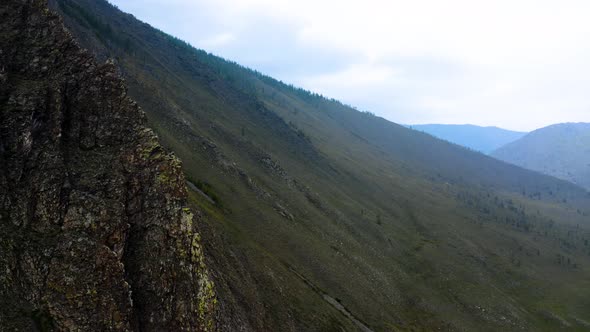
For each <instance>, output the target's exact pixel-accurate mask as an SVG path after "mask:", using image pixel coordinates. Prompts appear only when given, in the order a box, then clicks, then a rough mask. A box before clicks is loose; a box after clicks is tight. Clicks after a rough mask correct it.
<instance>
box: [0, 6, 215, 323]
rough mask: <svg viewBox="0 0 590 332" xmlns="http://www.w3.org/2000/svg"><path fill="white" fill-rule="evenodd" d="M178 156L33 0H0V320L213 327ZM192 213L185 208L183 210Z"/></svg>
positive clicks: (112, 75) (120, 87) (111, 77)
mask: <svg viewBox="0 0 590 332" xmlns="http://www.w3.org/2000/svg"><path fill="white" fill-rule="evenodd" d="M186 205H187V193H186V188H185V180H184V177H183V174H182V169H181V163H180V161H179V160H178V159H177V158H175V157H174V156H173V155H171V154H170V153H168V152H166V151H165V149H164V148H162V147H161V146H160V145H159V143H158V140H157V137H156V135H155V134H154V133H153V132H152V131H151V130H150V129H148V128H147V127H146V120H145V116H144V115H143V112H142V111H141V110H140V109H139V107H138V106H137V104H136V103H135V102H133V101H132V100H130V99H129V98H128V97H127V93H126V89H125V86H124V83H123V81H122V80H121V79H120V78H119V75H118V74H117V72H116V69H115V67H114V65H113V64H112V63H109V62H107V63H105V64H97V63H96V62H95V60H94V59H93V57H92V56H91V55H90V54H89V53H87V52H85V51H83V50H81V49H80V47H79V46H78V45H77V43H76V42H75V41H74V40H73V39H72V37H71V36H70V34H69V33H68V32H67V31H66V30H65V28H64V27H63V25H62V22H61V20H60V19H59V18H58V17H57V16H56V15H54V14H52V13H50V12H49V11H48V10H47V7H46V3H45V1H41V0H7V1H3V2H2V4H0V326H1V327H2V329H3V330H11V331H12V330H16V331H31V330H40V331H47V330H60V331H81V330H83V331H92V330H95V331H98V330H100V331H106V330H109V331H130V330H142V331H213V330H215V329H216V324H215V323H216V320H215V315H216V304H217V299H216V295H215V290H214V285H213V283H212V282H211V279H210V277H209V272H208V270H207V267H206V266H205V263H204V258H203V252H202V248H201V245H200V239H199V235H198V233H197V230H196V222H198V213H197V214H193V213H192V212H191V211H190V209H188V208H187V207H186ZM195 215H196V216H197V217H195Z"/></svg>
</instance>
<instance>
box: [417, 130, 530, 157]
mask: <svg viewBox="0 0 590 332" xmlns="http://www.w3.org/2000/svg"><path fill="white" fill-rule="evenodd" d="M409 127H410V128H412V129H415V130H418V131H423V132H425V133H428V134H430V135H432V136H435V137H438V138H440V139H444V140H446V141H449V142H452V143H455V144H459V145H462V146H465V147H468V148H470V149H472V150H475V151H480V152H483V153H485V154H489V153H491V152H492V151H494V150H496V149H498V148H500V147H502V146H504V145H506V144H508V143H511V142H514V141H516V140H517V139H519V138H521V137H522V136H524V135H525V134H526V133H524V132H518V131H511V130H506V129H502V128H498V127H481V126H475V125H469V124H465V125H454V124H449V125H445V124H424V125H409Z"/></svg>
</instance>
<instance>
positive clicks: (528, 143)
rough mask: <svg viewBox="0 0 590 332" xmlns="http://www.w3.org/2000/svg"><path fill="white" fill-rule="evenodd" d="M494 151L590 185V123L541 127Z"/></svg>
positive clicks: (547, 171) (499, 157)
mask: <svg viewBox="0 0 590 332" xmlns="http://www.w3.org/2000/svg"><path fill="white" fill-rule="evenodd" d="M492 155H493V156H494V157H496V158H498V159H501V160H505V161H507V162H510V163H513V164H515V165H519V166H521V167H524V168H528V169H532V170H535V171H538V172H541V173H545V174H549V175H552V176H555V177H557V178H560V179H564V180H568V181H571V182H573V183H576V184H578V185H580V186H582V187H585V188H588V189H590V123H563V124H557V125H552V126H549V127H545V128H541V129H538V130H535V131H533V132H532V133H530V134H528V135H526V136H525V137H523V138H521V139H519V140H517V141H515V142H512V143H511V144H508V145H506V146H503V147H501V148H499V149H498V150H496V151H494V152H493V154H492Z"/></svg>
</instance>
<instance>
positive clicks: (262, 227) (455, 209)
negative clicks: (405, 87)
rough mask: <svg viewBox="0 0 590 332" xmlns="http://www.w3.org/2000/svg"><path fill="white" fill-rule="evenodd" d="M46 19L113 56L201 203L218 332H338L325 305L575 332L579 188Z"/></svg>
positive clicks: (172, 48) (114, 16)
mask: <svg viewBox="0 0 590 332" xmlns="http://www.w3.org/2000/svg"><path fill="white" fill-rule="evenodd" d="M52 4H53V8H56V9H58V10H59V11H60V12H61V13H62V15H64V19H65V21H66V24H67V25H68V27H69V28H70V29H71V31H72V32H73V33H74V34H75V35H76V37H77V38H78V40H79V41H80V42H81V43H83V44H84V46H85V47H87V48H88V49H90V50H91V51H92V52H94V53H96V54H98V55H99V56H103V57H105V58H106V57H111V58H113V59H115V61H116V64H117V66H118V68H119V70H120V71H121V73H122V74H123V75H124V76H125V78H126V81H127V83H128V84H129V94H130V95H131V96H133V97H134V99H136V100H137V101H138V103H139V104H140V105H141V106H142V108H143V109H144V110H145V111H146V114H147V116H148V120H149V123H150V125H151V126H152V127H153V128H154V129H155V130H156V132H157V133H158V135H159V136H160V138H161V140H162V142H163V144H164V145H165V146H167V147H168V148H170V149H171V150H172V151H174V152H175V153H176V154H177V155H178V156H179V157H180V158H181V159H182V160H183V164H184V170H185V172H186V174H187V178H188V180H189V181H190V182H191V183H193V184H194V186H195V187H197V188H198V189H199V191H200V192H196V191H191V192H190V193H189V195H190V196H189V197H190V201H191V203H192V204H193V205H195V206H196V207H198V208H199V209H201V210H202V211H204V216H203V220H204V222H203V223H202V224H201V225H200V229H201V234H202V237H203V241H204V253H205V257H206V259H207V262H208V266H210V267H211V271H212V278H213V279H214V281H215V285H216V289H217V290H218V295H219V298H220V310H221V312H222V314H221V316H224V314H225V313H232V314H235V315H236V316H237V317H241V318H240V319H239V320H237V321H226V322H222V326H223V327H225V329H227V330H260V331H268V330H284V331H317V330H322V331H341V330H351V331H354V330H355V329H356V328H357V326H356V325H355V324H354V321H353V320H351V319H350V318H349V317H347V316H346V315H345V314H343V313H342V312H341V311H339V310H338V309H337V308H335V307H334V305H333V303H332V304H331V303H329V302H327V301H326V298H325V297H323V295H327V296H329V298H333V299H337V301H336V302H338V303H340V305H342V306H343V307H344V308H346V311H347V312H349V313H351V315H353V317H356V319H357V320H359V321H361V322H362V323H363V324H364V325H365V326H367V327H369V328H371V329H372V330H375V331H386V330H412V329H413V330H418V331H420V330H425V331H428V330H433V329H442V330H478V329H479V330H482V329H483V330H489V331H493V330H499V329H502V330H522V329H527V328H530V329H532V328H535V329H537V330H547V331H550V330H552V329H553V330H554V329H557V328H562V327H563V326H564V324H563V323H562V320H561V319H562V318H563V319H564V320H565V321H566V322H567V324H573V325H575V326H579V324H581V323H576V320H575V319H574V318H571V317H570V316H574V317H575V318H580V319H582V320H584V319H588V318H587V317H586V314H585V311H584V308H585V306H584V304H585V302H584V301H586V300H585V299H586V298H587V297H585V296H584V292H583V291H582V292H580V291H579V289H582V290H583V289H585V288H584V285H583V281H582V280H585V279H584V278H583V276H585V275H586V273H587V270H586V268H585V266H586V265H587V264H588V263H587V260H588V259H587V257H586V256H585V253H586V250H587V249H586V247H585V245H584V239H585V238H586V237H587V236H588V234H587V231H588V230H587V227H586V225H587V214H586V213H587V211H586V210H587V207H588V197H587V193H586V192H585V191H584V190H582V189H580V188H578V187H577V186H575V185H572V184H569V183H567V182H564V181H560V180H556V179H553V178H551V177H548V176H541V175H539V174H537V173H535V172H530V171H525V170H523V169H521V168H518V167H516V166H510V165H507V164H505V163H503V162H499V161H496V160H494V159H492V158H489V157H486V156H483V155H481V154H477V153H473V152H469V151H467V150H466V149H463V148H459V147H457V146H455V145H453V144H449V143H447V142H443V141H440V140H437V139H434V138H432V137H431V136H430V135H426V134H422V133H418V132H415V131H411V130H408V129H405V128H402V127H401V126H398V125H395V124H393V123H390V122H387V121H385V120H383V119H380V118H378V117H375V116H373V115H371V114H368V113H360V112H358V111H356V110H353V109H351V108H348V107H346V106H344V105H342V104H341V103H337V102H335V101H333V100H327V99H324V98H321V97H320V96H318V95H314V94H311V93H308V92H305V91H304V90H301V89H297V88H293V87H289V86H287V85H284V84H281V83H279V82H278V81H275V80H273V79H271V78H269V77H265V76H261V75H260V74H257V73H256V72H253V71H249V70H247V69H245V68H243V67H240V66H236V65H235V64H233V63H230V62H227V61H224V60H223V59H220V58H216V57H214V56H211V55H209V54H207V53H206V52H204V51H199V50H196V49H194V48H192V47H190V46H189V45H187V44H186V43H183V42H180V41H178V40H177V39H174V38H172V37H170V36H168V35H166V34H164V33H162V32H160V31H157V30H154V29H152V28H151V27H149V26H148V25H146V24H145V23H142V22H138V21H136V20H135V19H134V18H133V17H132V16H131V15H128V14H123V13H120V12H118V11H117V10H116V9H115V8H113V7H112V6H109V5H108V4H106V3H105V2H102V1H84V0H77V1H68V0H59V1H57V0H56V1H52ZM101 54H102V55H101ZM202 193H205V194H206V195H207V196H208V197H209V198H211V200H209V199H206V198H205V197H204V196H203V194H202ZM213 198H215V199H213ZM211 201H213V203H212V202H211ZM550 225H553V226H550ZM576 225H579V228H576ZM571 234H575V236H572V235H571ZM564 243H567V247H565V244H564ZM537 252H539V253H540V254H539V255H537ZM533 253H534V255H533ZM556 255H561V256H559V257H560V258H559V261H557V260H555V257H556ZM562 256H563V257H564V258H563V259H562V258H561V257H562ZM566 258H567V259H566ZM562 261H563V263H562ZM565 262H567V263H565ZM574 264H576V266H578V267H576V268H574V267H573V265H574ZM302 277H303V278H302ZM305 280H307V281H308V282H306V281H305ZM311 285H313V287H312V286H311ZM519 285H520V286H519ZM531 285H541V286H542V287H544V289H546V292H545V293H544V294H541V295H539V294H538V293H537V292H536V291H535V290H534V289H535V288H534V287H531ZM466 286H468V287H466ZM553 299H557V300H558V301H560V303H563V307H556V306H554V305H552V303H553ZM482 308H484V309H485V314H484V313H483V312H484V311H482ZM501 317H504V318H505V319H502V318H501ZM547 317H549V318H547ZM551 317H558V318H559V319H554V318H551ZM576 324H577V325H576Z"/></svg>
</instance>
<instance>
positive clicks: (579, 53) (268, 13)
mask: <svg viewBox="0 0 590 332" xmlns="http://www.w3.org/2000/svg"><path fill="white" fill-rule="evenodd" d="M110 2H111V3H113V4H115V5H117V6H118V7H119V8H120V9H122V10H123V11H126V12H129V13H131V14H133V15H135V16H136V17H137V18H138V19H140V20H142V21H145V22H147V23H149V24H151V25H152V26H154V27H157V28H158V29H160V30H162V31H164V32H167V33H169V34H171V35H174V36H176V37H179V38H180V39H183V40H185V41H187V42H189V43H191V44H192V45H193V46H195V47H197V48H201V49H204V50H206V51H208V52H210V53H213V54H216V55H219V56H222V57H224V58H226V59H229V60H233V61H236V62H238V63H240V64H242V65H245V66H247V67H250V68H253V69H256V70H258V71H260V72H262V73H264V74H267V75H269V76H272V77H275V78H277V79H280V80H282V81H283V82H286V83H291V84H293V85H296V86H300V87H303V88H305V89H308V90H310V91H313V92H317V93H321V94H323V95H324V96H326V97H329V98H335V99H338V100H340V101H342V102H344V103H347V104H350V105H353V106H355V107H357V108H358V109H359V110H363V111H370V112H373V113H375V114H377V115H379V116H382V117H384V118H386V119H388V120H391V121H394V122H398V123H402V124H423V123H448V124H450V123H454V124H465V123H470V124H476V125H483V126H498V127H502V128H506V129H512V130H521V131H529V130H533V129H536V128H540V127H544V126H547V125H550V124H553V123H561V122H590V19H588V17H590V1H586V0H583V1H578V0H553V1H548V0H494V1H489V0H487V1H480V0H446V1H440V0H412V1H408V0H403V1H398V0H390V1H386V0H382V1H378V0H362V1H361V0H357V1H348V0H340V1H336V0H334V1H332V0H110Z"/></svg>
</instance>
